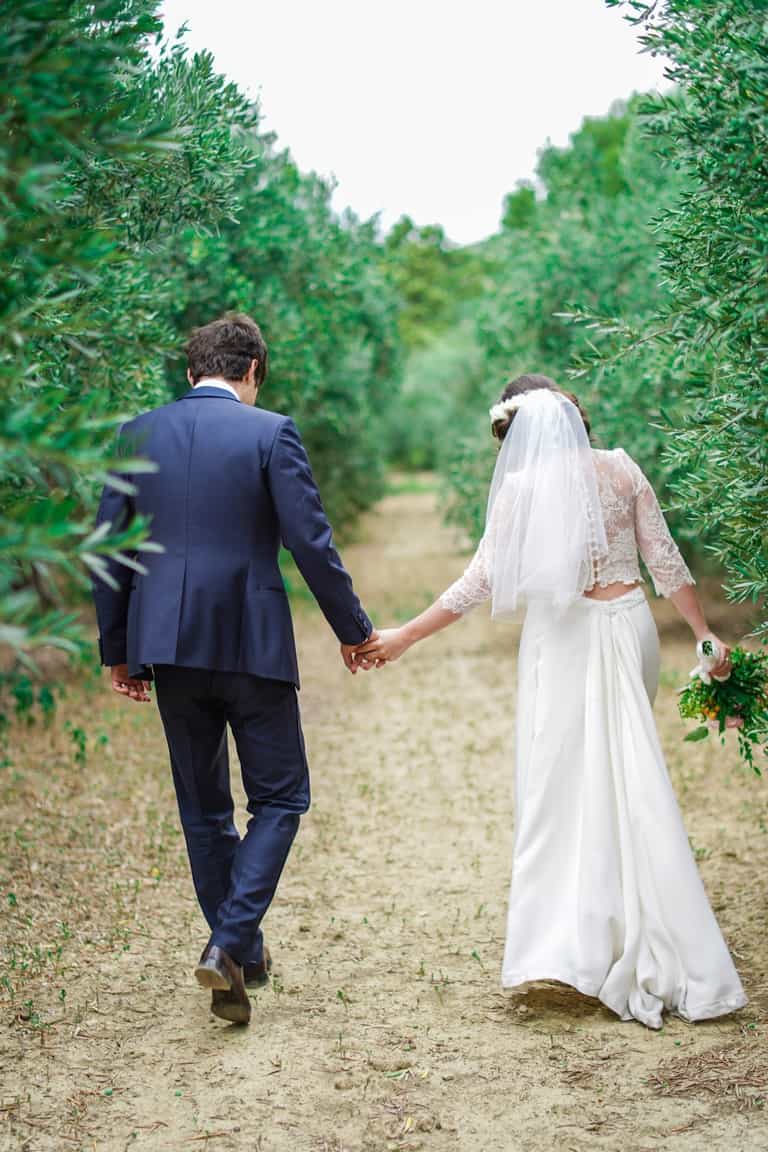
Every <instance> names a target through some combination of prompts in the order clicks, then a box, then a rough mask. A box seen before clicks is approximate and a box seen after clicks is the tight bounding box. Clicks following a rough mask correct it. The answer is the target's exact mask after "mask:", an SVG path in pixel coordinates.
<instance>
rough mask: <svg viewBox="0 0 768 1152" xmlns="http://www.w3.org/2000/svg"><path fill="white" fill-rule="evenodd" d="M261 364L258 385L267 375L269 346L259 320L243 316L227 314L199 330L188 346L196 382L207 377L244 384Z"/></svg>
mask: <svg viewBox="0 0 768 1152" xmlns="http://www.w3.org/2000/svg"><path fill="white" fill-rule="evenodd" d="M252 360H257V361H258V364H257V367H256V383H257V384H258V385H259V386H261V385H262V384H263V383H264V378H265V376H266V375H267V360H268V353H267V345H266V344H265V342H264V337H263V336H262V334H261V329H260V328H259V326H258V324H257V323H256V321H255V320H251V318H250V316H246V315H245V314H244V313H242V312H227V313H226V315H224V316H222V317H220V318H219V319H218V320H214V321H213V322H212V323H210V324H205V325H203V327H202V328H196V329H195V331H194V332H193V333H192V335H191V336H190V338H189V343H188V344H187V364H188V366H189V372H190V375H191V377H192V379H193V381H194V382H195V384H196V383H197V382H198V380H203V379H204V378H205V377H207V376H218V377H219V378H220V379H221V380H230V381H233V380H242V378H243V376H245V374H246V372H247V371H248V369H249V368H250V366H251V361H252Z"/></svg>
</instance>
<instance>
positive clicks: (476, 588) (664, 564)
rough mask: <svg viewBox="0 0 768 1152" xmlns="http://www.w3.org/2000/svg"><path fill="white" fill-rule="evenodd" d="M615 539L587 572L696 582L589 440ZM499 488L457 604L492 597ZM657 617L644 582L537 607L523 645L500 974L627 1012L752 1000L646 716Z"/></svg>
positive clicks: (620, 465)
mask: <svg viewBox="0 0 768 1152" xmlns="http://www.w3.org/2000/svg"><path fill="white" fill-rule="evenodd" d="M594 464H595V470H596V473H597V481H598V492H599V501H600V505H601V507H602V512H603V520H604V525H605V535H606V537H607V541H608V552H607V555H606V556H604V557H603V558H602V560H601V562H600V564H599V567H598V570H597V572H596V580H595V582H596V583H599V584H600V585H603V586H606V585H608V584H612V583H617V582H622V583H626V584H634V583H635V582H637V581H639V580H641V576H640V569H639V563H638V550H639V552H640V554H641V556H642V558H643V560H644V561H645V564H646V566H647V568H648V570H649V572H650V573H651V576H652V577H653V581H654V585H655V588H656V591H657V592H658V593H659V594H661V595H669V594H670V593H672V592H674V591H676V590H677V589H678V588H680V587H681V586H682V585H684V584H686V583H693V579H692V577H691V575H690V572H689V571H688V569H687V567H686V565H685V562H684V561H683V559H682V556H681V555H680V552H679V551H678V549H677V546H676V545H675V543H674V540H673V539H672V537H671V535H670V533H669V529H668V527H667V524H666V522H665V520H664V516H663V514H662V512H661V509H660V507H659V504H658V501H657V500H656V496H655V494H654V492H653V489H652V488H651V486H650V484H649V483H648V481H647V479H646V478H645V476H644V475H643V473H642V472H641V470H640V468H639V467H638V466H637V464H636V463H635V462H634V461H633V460H632V459H631V458H630V457H629V456H628V455H627V454H626V453H625V452H624V451H623V450H621V449H617V450H615V451H598V450H595V451H594ZM503 516H504V493H503V492H502V493H501V494H500V496H499V499H498V500H497V502H496V505H495V507H494V510H493V517H492V518H491V520H490V521H489V525H488V528H487V530H486V534H485V536H484V537H483V540H482V541H481V543H480V546H479V548H478V550H477V552H476V553H475V556H474V557H473V559H472V562H471V563H470V565H469V567H468V569H467V571H466V572H465V574H464V576H463V577H462V578H461V579H460V580H458V581H457V582H456V583H455V584H453V585H452V586H451V587H450V588H449V589H448V590H447V591H446V592H445V593H444V594H443V596H442V597H441V600H440V603H441V605H442V607H444V608H447V609H448V610H449V611H451V612H454V613H457V614H463V613H465V612H467V611H468V610H469V609H470V608H472V607H473V606H474V605H476V604H479V603H481V602H482V601H484V600H487V599H488V598H489V597H490V596H491V595H492V587H491V577H490V575H489V562H488V557H489V555H490V554H491V552H492V548H493V532H494V524H498V523H500V522H501V520H502V519H503ZM658 672H659V646H658V636H657V632H656V627H655V624H654V621H653V617H652V615H651V612H650V609H649V607H648V604H647V601H646V598H645V593H644V592H643V590H642V588H633V589H632V590H631V591H629V592H627V593H626V594H625V595H623V596H620V597H619V598H618V599H614V600H609V601H606V600H593V599H588V598H586V597H581V598H580V599H579V600H577V601H576V602H575V603H573V604H571V606H570V607H568V608H567V609H566V610H565V611H564V612H560V613H557V612H553V611H552V610H551V609H547V608H546V607H544V606H543V605H536V604H534V605H532V606H531V607H529V608H528V611H527V613H526V618H525V623H524V627H523V633H522V638H521V642H520V653H519V669H518V712H517V750H516V786H515V796H516V817H515V847H514V863H513V875H512V886H511V892H510V900H509V917H508V926H507V939H506V947H505V952H504V962H503V970H502V984H503V985H504V986H505V987H507V988H514V989H517V990H520V991H524V990H525V987H526V985H527V984H529V983H530V982H535V981H553V980H554V981H559V982H562V983H565V984H570V985H572V986H573V987H574V988H577V989H578V990H579V991H580V992H583V993H585V994H586V995H588V996H596V997H598V998H599V999H600V1000H601V1001H602V1002H603V1003H604V1004H606V1005H607V1006H608V1007H609V1008H610V1009H612V1010H613V1011H614V1012H615V1013H617V1014H618V1015H619V1016H620V1017H621V1018H622V1019H623V1020H629V1019H632V1018H634V1019H636V1020H640V1021H641V1022H642V1023H643V1024H645V1025H647V1026H648V1027H650V1028H659V1027H661V1024H662V1012H663V1011H665V1010H666V1011H671V1012H674V1013H676V1014H678V1015H679V1016H681V1017H683V1018H684V1019H685V1020H702V1019H706V1018H708V1017H713V1016H719V1015H723V1014H725V1013H728V1012H732V1011H734V1010H735V1009H737V1008H740V1007H742V1005H744V1004H745V1003H746V997H745V995H744V991H743V989H742V986H741V983H740V981H739V977H738V975H737V973H736V970H735V968H734V965H733V962H732V960H731V957H730V954H729V952H728V948H727V947H726V944H725V941H724V940H723V937H722V934H721V932H720V929H719V927H718V924H717V921H716V920H715V917H714V914H713V912H712V909H711V907H710V905H709V901H708V899H707V896H706V893H705V891H704V886H703V884H702V882H701V878H700V876H699V873H698V869H697V867H696V864H695V861H694V859H693V856H692V853H691V849H690V846H689V843H688V837H687V835H686V831H685V828H684V826H683V822H682V818H681V815H680V811H679V808H678V805H677V801H676V798H675V795H674V792H673V789H672V785H671V783H670V780H669V776H668V774H667V769H666V765H665V762H664V757H663V754H662V751H661V747H660V744H659V739H658V735H657V732H656V726H655V723H654V719H653V713H652V710H651V708H652V703H653V699H654V696H655V694H656V687H657V682H658Z"/></svg>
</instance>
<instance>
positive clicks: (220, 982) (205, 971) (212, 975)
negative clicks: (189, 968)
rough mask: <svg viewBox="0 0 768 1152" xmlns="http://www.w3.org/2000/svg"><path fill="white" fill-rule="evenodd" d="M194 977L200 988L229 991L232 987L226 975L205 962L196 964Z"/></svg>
mask: <svg viewBox="0 0 768 1152" xmlns="http://www.w3.org/2000/svg"><path fill="white" fill-rule="evenodd" d="M195 979H196V980H197V982H198V984H199V985H200V987H201V988H207V989H208V990H209V991H213V990H214V989H215V990H216V991H217V992H229V990H230V988H231V987H232V985H231V983H230V982H229V980H228V979H227V977H226V976H225V975H224V974H223V973H222V972H220V971H219V970H218V968H214V967H212V966H211V967H210V968H209V967H208V966H207V965H206V964H198V966H197V968H195Z"/></svg>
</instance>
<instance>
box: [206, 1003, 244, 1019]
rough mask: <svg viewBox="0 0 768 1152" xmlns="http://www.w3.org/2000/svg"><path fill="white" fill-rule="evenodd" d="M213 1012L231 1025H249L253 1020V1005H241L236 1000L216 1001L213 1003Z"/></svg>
mask: <svg viewBox="0 0 768 1152" xmlns="http://www.w3.org/2000/svg"><path fill="white" fill-rule="evenodd" d="M211 1012H212V1014H213V1015H214V1016H218V1017H219V1019H220V1020H227V1021H228V1022H229V1023H230V1024H247V1023H248V1022H249V1020H250V1019H251V1005H250V1004H240V1003H239V1002H238V1001H235V1000H225V1001H214V1002H212V1003H211Z"/></svg>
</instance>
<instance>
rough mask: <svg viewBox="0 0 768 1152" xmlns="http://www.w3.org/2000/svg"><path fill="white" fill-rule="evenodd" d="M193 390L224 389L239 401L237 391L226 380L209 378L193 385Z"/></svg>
mask: <svg viewBox="0 0 768 1152" xmlns="http://www.w3.org/2000/svg"><path fill="white" fill-rule="evenodd" d="M192 387H193V388H223V389H224V391H225V392H231V393H232V395H233V396H234V397H235V399H236V400H239V399H240V397H239V396H238V394H237V392H236V391H235V389H234V388H233V387H232V385H231V384H229V383H228V382H227V381H226V380H219V379H218V378H214V377H213V376H210V377H207V378H206V379H204V380H198V382H197V384H193V385H192Z"/></svg>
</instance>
